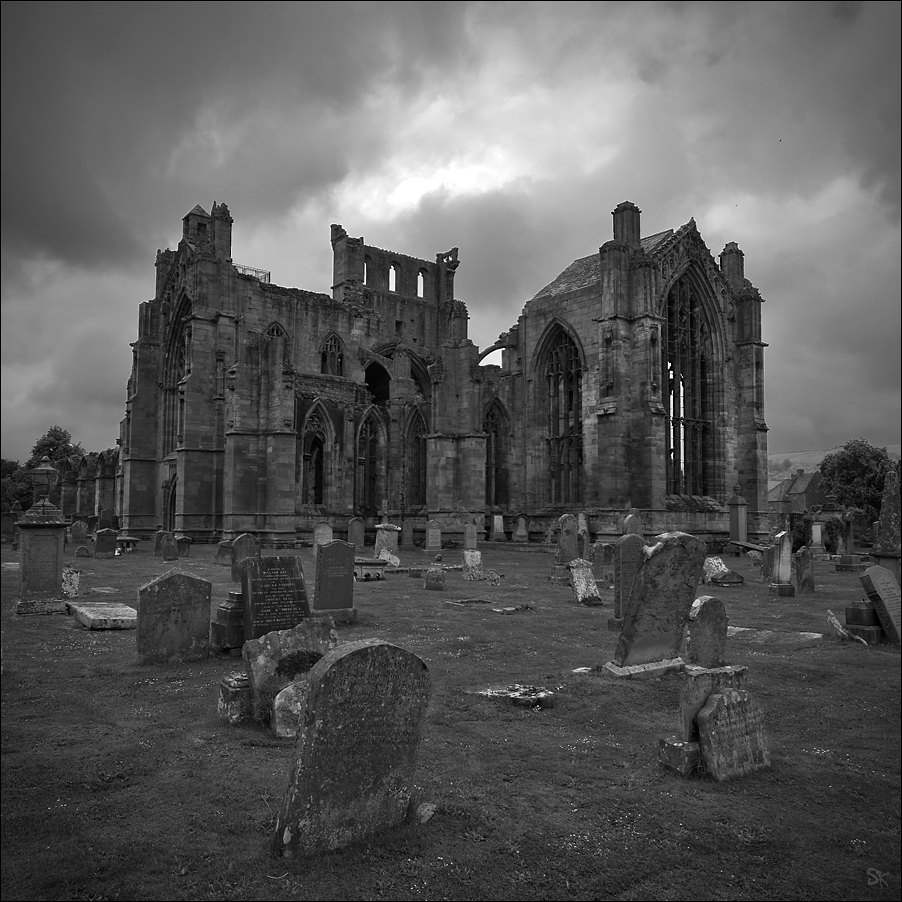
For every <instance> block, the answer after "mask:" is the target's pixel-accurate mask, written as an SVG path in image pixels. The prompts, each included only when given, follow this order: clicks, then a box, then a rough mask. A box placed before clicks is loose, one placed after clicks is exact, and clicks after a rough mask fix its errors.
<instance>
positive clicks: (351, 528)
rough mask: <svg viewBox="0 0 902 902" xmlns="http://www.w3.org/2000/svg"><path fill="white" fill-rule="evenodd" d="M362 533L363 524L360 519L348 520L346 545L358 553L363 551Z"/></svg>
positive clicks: (352, 518)
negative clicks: (351, 546)
mask: <svg viewBox="0 0 902 902" xmlns="http://www.w3.org/2000/svg"><path fill="white" fill-rule="evenodd" d="M364 532H365V530H364V522H363V520H362V519H361V518H360V517H351V519H350V520H348V544H349V545H353V546H354V547H355V548H357V550H358V552H359V551H360V550H362V549H363V543H364Z"/></svg>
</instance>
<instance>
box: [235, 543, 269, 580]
mask: <svg viewBox="0 0 902 902" xmlns="http://www.w3.org/2000/svg"><path fill="white" fill-rule="evenodd" d="M261 556H262V553H261V550H260V541H259V540H258V539H257V537H256V536H252V535H251V534H250V533H249V532H243V533H242V534H241V535H240V536H238V538H237V539H235V541H234V542H232V582H236V583H237V582H240V581H241V567H242V565H243V563H244V561H245V560H247V559H248V558H260V557H261Z"/></svg>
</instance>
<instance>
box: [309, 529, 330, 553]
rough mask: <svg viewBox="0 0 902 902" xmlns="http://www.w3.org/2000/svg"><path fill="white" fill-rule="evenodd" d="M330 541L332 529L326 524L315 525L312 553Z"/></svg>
mask: <svg viewBox="0 0 902 902" xmlns="http://www.w3.org/2000/svg"><path fill="white" fill-rule="evenodd" d="M331 541H332V527H331V526H330V525H329V524H328V523H326V522H322V523H317V524H316V526H315V527H314V528H313V548H314V551H315V549H316V548H317V547H319V546H320V545H328V544H329V542H331Z"/></svg>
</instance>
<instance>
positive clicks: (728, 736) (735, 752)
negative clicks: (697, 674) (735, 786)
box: [698, 689, 770, 782]
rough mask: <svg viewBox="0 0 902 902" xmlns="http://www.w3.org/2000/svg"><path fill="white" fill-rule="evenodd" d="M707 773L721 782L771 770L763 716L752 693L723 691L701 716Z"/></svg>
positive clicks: (702, 746)
mask: <svg viewBox="0 0 902 902" xmlns="http://www.w3.org/2000/svg"><path fill="white" fill-rule="evenodd" d="M698 730H699V744H700V746H701V753H702V760H703V761H704V764H705V770H706V771H707V773H709V774H710V775H711V776H712V777H713V778H714V779H715V780H717V781H718V782H720V781H723V780H731V779H733V778H735V777H743V776H745V775H746V774H750V773H754V772H755V771H758V770H762V769H763V768H767V767H770V749H769V746H768V741H767V733H766V731H765V727H764V714H763V712H762V711H761V708H760V706H759V705H758V703H757V702H756V701H755V699H754V697H753V696H752V694H751V692H748V691H747V690H745V689H721V690H720V691H719V692H715V693H714V694H713V695H711V696H709V697H708V700H707V701H706V702H705V706H704V707H703V708H702V709H701V711H699V713H698Z"/></svg>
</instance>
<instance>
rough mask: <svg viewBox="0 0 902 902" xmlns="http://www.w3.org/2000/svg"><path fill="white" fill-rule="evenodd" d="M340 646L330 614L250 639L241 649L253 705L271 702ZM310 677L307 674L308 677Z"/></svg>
mask: <svg viewBox="0 0 902 902" xmlns="http://www.w3.org/2000/svg"><path fill="white" fill-rule="evenodd" d="M337 647H338V633H337V632H336V631H335V624H334V623H333V621H332V619H331V618H330V617H312V618H310V619H309V620H303V621H301V622H300V623H299V624H298V625H297V626H295V627H292V628H291V629H287V630H273V631H272V632H269V633H265V634H264V635H262V636H260V637H259V638H256V639H249V640H248V641H247V642H245V643H244V645H243V646H242V648H241V656H242V657H243V658H244V665H245V668H246V669H247V676H248V683H249V688H250V695H251V700H252V704H260V703H263V704H268V703H270V702H271V700H272V699H274V698H275V696H276V694H277V692H278V690H280V689H282V688H284V687H285V686H287V685H288V684H289V683H291V682H294V681H296V680H297V678H298V676H299V675H300V674H308V672H309V670H310V667H309V666H307V664H308V663H310V662H311V661H312V662H313V663H315V662H316V661H318V660H319V659H320V658H321V657H322V656H324V655H326V654H328V653H329V652H330V651H332V649H334V648H337ZM304 678H305V679H306V677H304Z"/></svg>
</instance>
